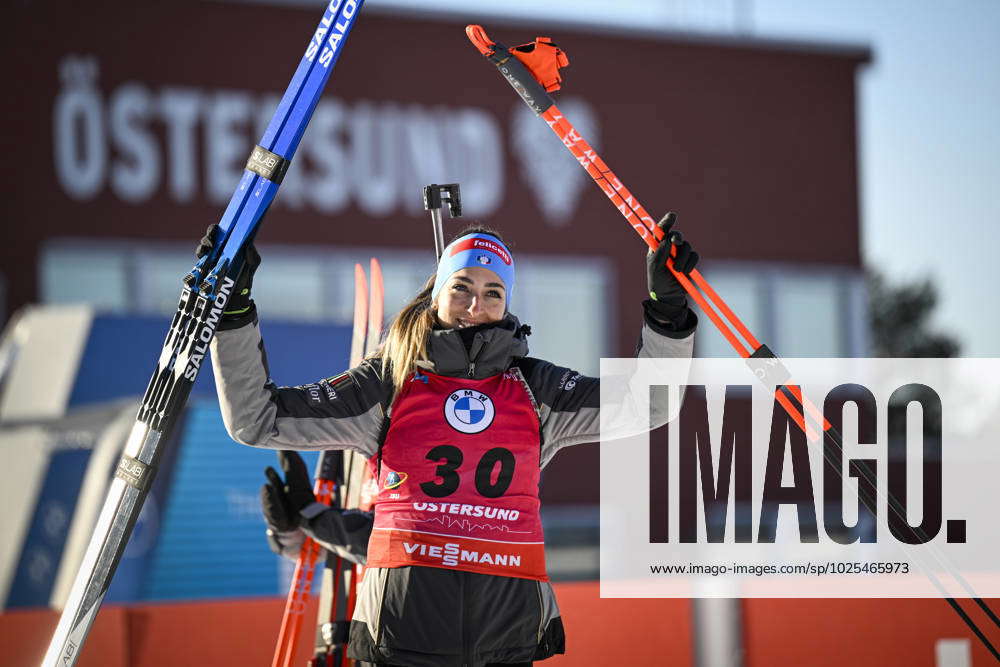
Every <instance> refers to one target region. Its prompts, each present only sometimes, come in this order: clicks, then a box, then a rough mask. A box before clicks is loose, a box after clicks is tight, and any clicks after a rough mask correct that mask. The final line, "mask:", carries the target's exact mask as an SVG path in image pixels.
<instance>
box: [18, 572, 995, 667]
mask: <svg viewBox="0 0 1000 667" xmlns="http://www.w3.org/2000/svg"><path fill="white" fill-rule="evenodd" d="M556 592H557V595H558V597H559V602H560V608H561V609H562V613H563V620H564V622H565V624H566V632H567V642H568V646H569V653H568V654H567V655H566V656H560V657H557V658H555V659H553V660H551V661H548V662H547V663H545V664H547V665H552V667H558V666H559V665H574V666H576V665H583V666H590V665H593V666H595V667H596V666H598V665H601V666H604V665H614V664H628V665H671V666H672V667H689V666H691V665H693V664H694V656H693V653H692V645H693V642H692V625H691V603H690V601H688V600H602V599H600V598H599V597H598V585H597V583H596V582H587V583H575V584H558V585H557V586H556ZM282 604H283V601H282V600H280V599H277V598H273V599H272V598H268V599H259V600H237V601H225V602H220V601H214V602H185V603H169V604H168V603H164V604H154V605H136V606H130V607H115V606H108V607H106V608H104V609H103V610H102V611H101V613H100V615H99V616H98V618H97V622H96V623H95V625H94V628H93V630H92V631H91V633H90V637H89V639H88V640H87V644H86V647H85V649H84V651H83V654H82V656H81V658H80V661H79V662H78V665H79V666H80V667H96V666H101V667H125V666H126V665H142V667H155V666H157V665H171V666H174V665H187V664H201V665H265V664H268V662H269V660H270V656H271V653H272V651H273V649H274V640H275V637H276V635H277V631H278V625H279V622H280V619H281V609H282ZM313 604H315V602H313ZM743 609H744V637H743V640H744V648H745V650H744V664H745V665H746V667H766V666H767V665H810V666H811V667H825V666H827V665H829V666H830V667H834V666H835V665H836V666H838V667H839V666H840V665H845V664H849V665H851V666H852V667H866V666H869V665H870V666H871V667H883V666H884V665H907V666H908V667H921V666H927V667H934V666H935V665H936V662H935V646H936V644H937V642H938V641H939V640H942V639H968V640H970V644H971V649H972V662H971V664H974V665H985V664H990V663H989V655H988V654H987V653H986V650H985V649H983V648H981V647H980V646H978V645H977V644H978V643H977V641H976V640H975V638H973V637H971V635H970V634H969V631H968V630H966V629H965V628H964V626H963V625H962V623H961V621H960V620H959V619H958V617H957V616H955V614H954V613H952V611H951V610H950V609H948V607H947V606H946V605H945V604H944V603H943V602H942V601H940V600H768V599H762V600H747V601H745V602H744V607H743ZM306 613H307V615H308V616H307V617H311V616H314V613H315V612H314V609H313V608H312V607H310V608H309V609H307V611H306ZM56 621H57V614H56V613H55V612H52V611H48V610H33V611H19V612H8V613H6V614H2V615H0V655H2V656H3V664H5V665H10V666H11V667H20V666H22V665H31V666H34V665H37V664H39V662H40V661H41V657H42V655H43V654H44V652H45V647H46V645H47V643H48V639H49V637H50V635H51V633H52V630H53V629H54V627H55V624H56ZM311 642H312V633H311V629H308V628H307V630H306V631H304V632H303V633H302V640H301V645H300V650H299V656H298V660H297V664H304V663H305V659H306V657H307V656H308V655H309V647H310V645H311Z"/></svg>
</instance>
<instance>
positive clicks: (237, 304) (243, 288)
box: [194, 224, 260, 324]
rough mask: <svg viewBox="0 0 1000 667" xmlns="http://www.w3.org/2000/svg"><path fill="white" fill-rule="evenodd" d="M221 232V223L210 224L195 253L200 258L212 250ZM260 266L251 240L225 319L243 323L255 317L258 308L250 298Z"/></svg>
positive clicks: (224, 314)
mask: <svg viewBox="0 0 1000 667" xmlns="http://www.w3.org/2000/svg"><path fill="white" fill-rule="evenodd" d="M221 233H222V230H221V228H220V227H219V225H215V224H213V225H209V226H208V229H207V230H205V235H204V236H203V237H201V240H200V241H198V247H197V248H195V251H194V254H195V255H196V256H197V257H198V258H199V259H200V258H202V257H204V256H205V255H207V254H208V253H209V252H211V251H212V248H214V247H215V243H216V241H218V239H219V235H220V234H221ZM258 266H260V253H258V252H257V248H255V247H254V244H253V241H252V240H251V241H250V242H249V243H247V244H246V246H244V248H243V268H242V269H241V270H240V275H239V276H237V277H236V282H235V284H234V285H233V291H232V292H231V293H230V295H229V303H227V304H226V310H225V311H224V312H223V313H222V319H223V321H230V322H236V321H238V322H239V323H241V324H242V323H245V321H249V320H250V319H253V316H254V313H255V310H256V309H255V308H254V303H253V299H251V298H250V290H251V289H252V288H253V274H254V273H256V272H257V267H258Z"/></svg>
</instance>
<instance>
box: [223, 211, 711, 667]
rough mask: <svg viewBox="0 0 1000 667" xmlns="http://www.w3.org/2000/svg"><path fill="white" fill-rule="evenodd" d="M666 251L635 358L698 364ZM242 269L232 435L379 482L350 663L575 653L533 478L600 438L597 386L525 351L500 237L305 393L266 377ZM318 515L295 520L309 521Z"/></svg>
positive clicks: (430, 286)
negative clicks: (360, 461)
mask: <svg viewBox="0 0 1000 667" xmlns="http://www.w3.org/2000/svg"><path fill="white" fill-rule="evenodd" d="M673 221H674V217H673V215H672V214H671V215H668V216H667V217H666V218H664V221H663V222H661V226H662V227H663V228H664V230H665V231H666V232H667V236H666V237H665V238H670V239H672V241H673V242H674V247H675V248H676V249H677V253H676V257H675V267H677V268H678V270H680V271H682V272H685V273H686V272H690V271H691V269H693V268H694V266H695V264H696V263H697V261H698V255H697V253H695V252H693V251H692V250H691V246H690V245H689V244H688V243H687V242H686V241H682V240H681V239H680V236H679V235H678V234H670V226H671V225H672V224H673ZM210 237H211V234H210V235H209V237H208V238H207V239H206V242H207V243H209V244H210V242H211V238H210ZM669 248H670V244H668V243H664V244H663V245H662V246H661V247H660V249H658V250H657V251H656V252H655V253H650V254H649V255H647V276H648V279H649V291H650V295H651V298H649V299H647V300H646V301H645V302H644V303H643V310H644V314H643V317H644V324H643V326H642V331H641V338H640V342H639V350H638V355H639V356H640V357H670V358H687V357H690V356H691V352H692V348H693V345H694V330H695V327H696V325H697V318H696V317H695V315H694V313H693V312H691V310H690V309H689V308H688V306H687V300H686V298H685V296H684V292H683V289H682V288H681V286H680V285H679V284H678V283H677V281H676V279H675V278H674V276H673V275H672V274H671V273H670V271H669V270H668V269H667V268H666V267H665V262H666V259H667V256H668V255H667V253H668V251H669ZM247 259H248V261H247V269H246V270H245V271H244V275H242V276H241V277H240V280H239V281H238V282H237V286H236V289H235V290H234V294H235V296H234V297H233V300H232V301H231V303H230V306H229V307H228V309H227V313H226V315H225V317H224V321H223V323H222V324H221V325H220V326H219V329H218V334H217V336H216V338H215V340H214V341H213V343H212V361H213V364H214V367H215V378H216V386H217V388H218V394H219V399H220V402H221V407H222V415H223V418H224V420H225V424H226V428H227V429H228V431H229V433H230V435H231V436H232V437H233V438H234V439H235V440H237V441H238V442H241V443H243V444H246V445H251V446H254V447H265V448H272V449H299V450H321V449H353V450H356V451H358V452H361V453H362V454H363V455H364V456H366V457H368V459H369V461H370V464H371V466H372V468H373V471H374V473H375V477H376V479H377V481H378V495H377V498H376V501H375V515H374V525H372V526H371V537H370V539H369V542H368V548H367V569H366V572H365V576H364V579H363V581H362V582H361V584H360V588H359V592H358V601H357V606H356V609H355V613H354V618H353V621H352V623H351V630H350V643H349V656H350V657H352V658H354V659H357V660H363V661H366V662H371V663H376V664H378V665H395V666H401V667H403V666H405V667H448V666H451V665H454V666H455V667H461V666H466V665H468V666H476V667H483V666H489V665H526V664H530V663H531V661H533V660H542V659H545V658H548V657H550V656H552V655H553V654H556V653H563V652H564V646H565V640H564V635H563V626H562V621H561V619H560V616H559V610H558V607H557V606H556V601H555V597H554V594H553V591H552V587H551V585H550V584H549V581H548V576H547V574H546V569H545V555H544V539H543V536H542V524H541V518H540V514H539V500H538V483H539V473H540V471H541V469H542V468H543V467H544V466H545V465H546V464H547V463H548V462H549V461H550V460H551V459H552V457H553V456H554V455H555V454H556V452H557V451H559V450H560V449H561V448H563V447H567V446H569V445H575V444H579V443H583V442H594V441H597V440H598V439H599V437H600V419H599V405H600V403H599V394H600V392H599V380H598V379H597V378H593V377H587V376H584V375H581V374H579V373H576V372H574V371H572V370H570V369H568V368H563V367H560V366H556V365H554V364H552V363H549V362H548V361H543V360H540V359H536V358H532V357H529V356H528V343H527V340H526V337H527V334H528V333H529V330H528V327H526V326H523V325H521V323H520V322H519V321H518V319H517V318H516V317H515V316H514V315H512V314H510V313H509V312H508V310H507V303H508V301H509V299H510V296H511V293H512V291H513V290H514V289H515V262H514V258H513V256H512V255H511V253H510V250H509V248H508V247H507V245H506V244H505V243H504V241H503V239H502V238H501V237H500V235H499V234H497V233H496V232H494V231H492V230H488V229H485V228H470V229H469V230H466V231H465V232H463V233H462V234H460V235H459V236H458V237H456V238H455V240H453V241H452V242H451V243H450V244H449V245H448V246H447V248H446V249H445V251H444V253H443V254H442V257H441V260H440V263H439V264H438V267H437V272H436V273H435V275H434V276H432V277H431V279H429V280H428V282H427V284H426V285H425V287H424V289H422V290H421V291H420V293H419V294H417V295H416V297H415V298H414V299H413V300H412V301H410V302H409V303H408V304H407V305H406V306H405V307H404V308H403V309H402V311H401V312H400V313H399V315H397V317H396V318H395V320H394V321H393V322H392V324H391V326H390V327H389V330H388V333H387V335H386V338H385V341H384V343H383V345H382V347H381V348H380V350H379V351H378V352H377V353H376V354H375V355H373V356H372V357H370V358H368V359H365V360H364V361H363V362H362V363H361V364H359V365H358V366H356V367H355V368H352V369H350V370H348V371H347V372H345V373H342V374H340V375H337V376H334V377H329V378H327V379H323V380H320V381H318V382H316V383H314V384H310V385H304V386H300V387H278V386H275V384H274V383H273V382H272V381H271V379H270V377H269V375H268V370H267V362H266V357H265V355H264V347H263V342H262V340H261V335H260V331H259V329H258V325H257V316H256V308H255V307H254V305H253V302H252V301H251V300H250V286H251V284H252V278H253V271H254V270H255V269H256V266H257V264H259V261H260V260H259V256H258V255H257V254H256V252H255V251H253V250H252V248H251V250H250V251H249V252H248V258H247ZM517 289H519V290H520V289H530V286H524V285H517ZM652 411H653V422H654V424H655V423H663V422H664V421H665V420H666V417H665V406H652ZM296 458H297V457H296ZM272 474H273V471H272ZM275 477H276V476H275ZM273 481H277V482H279V483H280V480H273ZM307 495H309V496H311V494H307ZM301 504H308V503H300V505H301ZM295 509H298V508H295ZM306 510H308V511H306ZM306 510H304V511H303V512H302V516H301V517H296V519H293V520H292V523H293V524H294V523H295V522H296V521H299V523H300V524H301V525H306V526H307V527H308V525H309V524H310V523H313V524H315V520H316V515H315V511H313V510H312V509H309V508H306ZM352 521H353V522H354V524H353V525H354V528H357V526H359V525H362V526H364V528H363V529H364V530H367V528H368V525H370V524H365V523H364V521H361V520H357V519H356V518H353V519H352ZM334 523H338V525H341V526H342V523H341V522H334ZM286 527H287V526H286ZM345 540H346V538H345V537H344V536H343V533H341V535H340V537H339V538H331V540H330V541H334V542H338V541H340V542H343V541H345ZM346 541H350V540H346ZM362 557H363V556H362Z"/></svg>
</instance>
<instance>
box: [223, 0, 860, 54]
mask: <svg viewBox="0 0 1000 667" xmlns="http://www.w3.org/2000/svg"><path fill="white" fill-rule="evenodd" d="M208 1H210V2H231V3H237V4H253V5H271V6H275V7H294V8H296V9H315V4H316V3H315V0H208ZM364 12H365V13H367V14H376V15H379V16H398V17H400V18H410V19H425V20H427V19H440V20H445V21H453V22H455V23H460V24H461V23H466V24H467V23H488V24H490V25H501V26H511V27H523V26H537V25H539V24H542V25H543V28H542V29H543V30H546V31H551V28H567V29H569V30H574V31H577V32H589V33H592V34H595V35H606V36H611V37H636V38H639V39H651V40H661V41H669V42H676V43H687V44H695V45H705V46H722V47H729V48H734V49H738V48H743V49H758V50H769V51H784V52H790V53H810V54H815V55H828V56H833V57H839V58H846V59H849V60H854V61H856V62H857V63H858V64H866V63H870V62H871V61H872V49H871V47H870V46H869V45H868V44H865V43H862V42H847V41H844V42H839V41H834V40H823V39H805V38H803V39H792V38H781V37H759V36H754V35H750V34H739V33H732V34H727V33H721V32H708V31H704V32H700V31H693V30H680V29H671V28H637V27H626V26H614V25H607V24H599V23H593V22H589V21H576V20H573V19H571V18H570V19H567V18H544V19H537V18H518V17H516V16H511V15H509V14H502V13H499V12H498V13H485V12H482V11H470V12H456V11H454V10H451V9H435V8H428V7H424V8H414V7H400V6H390V5H379V4H378V3H376V2H373V3H369V4H366V5H365V6H364ZM537 30H538V29H537V28H536V29H535V32H532V35H535V34H537ZM525 39H530V37H528V36H525Z"/></svg>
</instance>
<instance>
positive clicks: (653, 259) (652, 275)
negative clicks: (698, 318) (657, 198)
mask: <svg viewBox="0 0 1000 667" xmlns="http://www.w3.org/2000/svg"><path fill="white" fill-rule="evenodd" d="M676 221H677V214H676V213H673V212H671V213H667V214H666V215H665V216H663V219H662V220H660V222H659V223H658V226H659V228H660V229H662V230H663V241H661V242H660V246H659V247H658V248H657V249H656V250H655V251H652V250H651V251H650V252H648V253H647V254H646V278H647V285H648V286H649V296H650V300H649V301H647V302H646V303H645V307H646V312H647V313H648V314H649V315H650V316H651V317H653V318H654V319H655V320H657V321H659V322H660V323H671V324H673V325H674V326H675V327H676V328H678V329H680V328H683V327H684V324H685V322H686V320H687V318H688V313H690V310H689V309H688V305H687V296H686V294H685V292H684V288H683V287H681V284H680V283H679V282H678V281H677V278H676V277H674V274H673V273H672V272H671V271H670V269H668V268H667V258H668V257H670V249H671V248H672V247H673V248H676V249H677V254H676V255H675V256H674V268H675V269H676V270H678V271H680V272H681V273H683V274H685V275H687V274H689V273H691V271H692V270H693V269H694V267H695V266H696V265H697V264H698V253H696V252H695V251H694V250H692V249H691V244H690V243H688V242H687V241H685V240H684V237H683V236H682V235H681V233H680V232H677V231H671V227H673V226H674V223H675V222H676Z"/></svg>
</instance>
